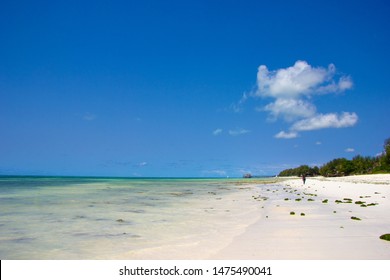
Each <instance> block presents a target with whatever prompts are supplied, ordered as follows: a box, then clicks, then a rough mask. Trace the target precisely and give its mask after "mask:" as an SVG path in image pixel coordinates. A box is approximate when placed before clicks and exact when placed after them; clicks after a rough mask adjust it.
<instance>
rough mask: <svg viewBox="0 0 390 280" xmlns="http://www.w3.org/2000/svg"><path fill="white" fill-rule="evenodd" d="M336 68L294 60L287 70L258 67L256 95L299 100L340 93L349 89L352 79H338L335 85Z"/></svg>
mask: <svg viewBox="0 0 390 280" xmlns="http://www.w3.org/2000/svg"><path fill="white" fill-rule="evenodd" d="M335 74H336V67H335V66H334V65H333V64H329V66H328V68H323V67H312V66H311V65H309V64H308V63H307V62H306V61H301V60H298V61H297V62H295V64H294V65H293V66H291V67H288V68H282V69H278V70H275V71H269V70H268V68H267V66H265V65H260V67H259V68H258V72H257V86H258V89H257V92H256V95H258V96H270V97H275V98H299V97H300V96H308V95H313V94H324V93H329V92H341V91H345V90H347V89H350V88H351V87H352V80H351V78H350V77H348V76H342V77H341V78H340V79H339V81H338V82H337V83H336V82H335V80H334V76H335Z"/></svg>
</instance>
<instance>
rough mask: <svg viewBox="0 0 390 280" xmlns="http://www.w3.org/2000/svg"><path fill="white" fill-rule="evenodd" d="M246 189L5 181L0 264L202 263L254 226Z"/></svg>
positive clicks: (220, 184)
mask: <svg viewBox="0 0 390 280" xmlns="http://www.w3.org/2000/svg"><path fill="white" fill-rule="evenodd" d="M241 182H242V180H241ZM241 182H237V180H226V179H121V178H115V179H112V178H111V179H110V178H71V177H68V178H65V177H58V178H57V177H0V213H1V214H0V258H1V259H138V258H150V259H153V258H178V257H184V258H185V257H186V251H187V250H198V251H199V252H198V254H196V253H195V254H194V252H191V256H192V257H193V256H197V257H198V258H204V257H206V256H207V253H208V250H209V251H210V252H211V251H213V250H216V249H218V248H220V247H223V246H225V245H226V244H227V243H228V242H229V240H230V239H231V238H233V236H235V235H236V234H238V233H239V232H240V231H241V230H243V228H245V227H246V226H248V224H250V223H252V222H253V221H254V219H256V217H255V216H253V215H247V214H248V213H251V212H253V213H255V211H256V209H257V207H258V206H256V204H254V203H253V199H251V193H253V191H254V190H253V188H249V187H245V186H242V185H241ZM215 240H218V241H217V242H216V241H215Z"/></svg>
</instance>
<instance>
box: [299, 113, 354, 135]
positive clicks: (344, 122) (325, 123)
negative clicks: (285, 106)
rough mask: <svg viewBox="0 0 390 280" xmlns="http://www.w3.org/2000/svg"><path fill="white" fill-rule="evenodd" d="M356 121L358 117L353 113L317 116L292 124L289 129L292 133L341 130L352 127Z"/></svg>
mask: <svg viewBox="0 0 390 280" xmlns="http://www.w3.org/2000/svg"><path fill="white" fill-rule="evenodd" d="M357 121H358V116H357V115H356V114H355V113H346V112H344V113H342V114H341V115H337V114H335V113H330V114H325V115H324V114H318V115H316V116H313V117H311V118H307V119H303V120H300V121H297V122H296V123H294V124H293V125H292V127H291V129H292V130H294V131H308V130H317V129H324V128H342V127H350V126H354V125H355V124H356V122H357Z"/></svg>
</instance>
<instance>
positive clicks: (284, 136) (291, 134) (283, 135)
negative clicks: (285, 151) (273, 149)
mask: <svg viewBox="0 0 390 280" xmlns="http://www.w3.org/2000/svg"><path fill="white" fill-rule="evenodd" d="M297 137H298V133H297V132H295V131H290V132H284V131H281V132H279V133H278V134H276V135H275V138H279V139H292V138H297Z"/></svg>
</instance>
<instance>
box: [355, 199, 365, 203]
mask: <svg viewBox="0 0 390 280" xmlns="http://www.w3.org/2000/svg"><path fill="white" fill-rule="evenodd" d="M364 203H366V202H365V201H360V200H358V201H355V204H364Z"/></svg>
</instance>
